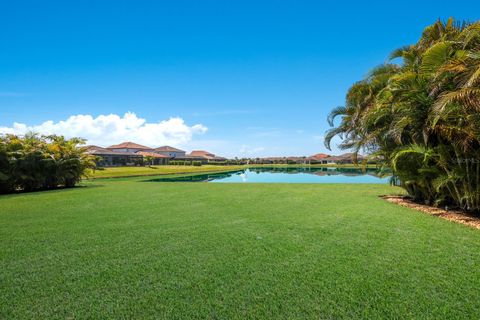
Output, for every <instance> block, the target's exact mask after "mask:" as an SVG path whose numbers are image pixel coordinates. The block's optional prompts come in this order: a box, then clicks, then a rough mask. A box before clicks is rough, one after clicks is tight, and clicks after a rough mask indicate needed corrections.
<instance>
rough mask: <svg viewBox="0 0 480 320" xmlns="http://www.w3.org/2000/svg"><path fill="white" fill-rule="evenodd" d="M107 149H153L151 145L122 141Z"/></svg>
mask: <svg viewBox="0 0 480 320" xmlns="http://www.w3.org/2000/svg"><path fill="white" fill-rule="evenodd" d="M107 149H145V150H153V149H152V148H150V147H146V146H142V145H141V144H138V143H134V142H129V141H127V142H122V143H120V144H115V145H113V146H110V147H107Z"/></svg>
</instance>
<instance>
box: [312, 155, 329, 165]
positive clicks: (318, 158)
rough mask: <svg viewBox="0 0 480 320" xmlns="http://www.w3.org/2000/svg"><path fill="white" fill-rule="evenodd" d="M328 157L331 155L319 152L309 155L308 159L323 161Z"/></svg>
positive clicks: (316, 161) (315, 161)
mask: <svg viewBox="0 0 480 320" xmlns="http://www.w3.org/2000/svg"><path fill="white" fill-rule="evenodd" d="M328 157H330V155H328V154H326V153H317V154H314V155H313V156H310V157H308V158H307V159H308V161H309V163H322V160H323V159H325V158H328Z"/></svg>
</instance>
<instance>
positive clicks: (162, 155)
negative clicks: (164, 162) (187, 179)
mask: <svg viewBox="0 0 480 320" xmlns="http://www.w3.org/2000/svg"><path fill="white" fill-rule="evenodd" d="M136 154H139V155H141V156H144V157H153V158H167V159H168V158H170V157H169V156H166V155H164V154H158V153H154V152H147V151H138V152H137V153H136Z"/></svg>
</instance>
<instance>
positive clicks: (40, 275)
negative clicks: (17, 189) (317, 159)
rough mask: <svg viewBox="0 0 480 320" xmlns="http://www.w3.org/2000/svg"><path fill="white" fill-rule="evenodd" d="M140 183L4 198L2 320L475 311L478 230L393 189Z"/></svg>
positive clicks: (479, 291)
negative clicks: (401, 199)
mask: <svg viewBox="0 0 480 320" xmlns="http://www.w3.org/2000/svg"><path fill="white" fill-rule="evenodd" d="M144 180H145V178H128V179H127V178H123V179H111V180H95V181H89V182H86V183H85V185H86V186H87V187H83V188H76V189H70V190H58V191H49V192H38V193H30V194H21V195H8V196H0V259H1V260H0V305H1V309H0V319H15V318H18V319H31V318H37V319H52V318H58V319H65V318H78V319H100V318H101V319H106V318H111V319H122V318H135V319H144V318H151V319H154V318H155V319H166V318H174V319H193V318H197V319H205V318H211V319H252V318H256V319H286V318H288V319H304V318H310V319H329V318H334V319H338V318H346V319H358V318H365V319H372V318H373V319H374V318H377V319H381V318H382V319H384V318H401V319H405V318H431V319H440V318H456V319H460V318H464V319H472V318H478V315H479V314H480V268H479V266H480V250H479V247H480V232H479V231H478V230H474V229H469V228H468V227H465V226H463V225H459V224H455V223H452V222H449V221H446V220H442V219H438V218H435V217H432V216H429V215H425V214H422V213H418V212H416V211H412V210H410V209H407V208H404V207H400V206H396V205H394V204H391V203H388V202H385V201H384V200H382V199H380V198H378V195H381V194H386V193H397V192H399V190H398V189H395V188H392V187H389V186H386V185H321V184H317V185H300V184H295V185H294V184H213V183H212V184H209V183H190V184H189V183H158V182H145V181H144Z"/></svg>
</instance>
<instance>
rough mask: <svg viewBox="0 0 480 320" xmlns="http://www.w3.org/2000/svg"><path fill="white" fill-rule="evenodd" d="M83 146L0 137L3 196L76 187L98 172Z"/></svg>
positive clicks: (70, 141) (31, 137)
mask: <svg viewBox="0 0 480 320" xmlns="http://www.w3.org/2000/svg"><path fill="white" fill-rule="evenodd" d="M84 144H85V141H84V140H82V139H79V138H72V139H65V138H64V137H63V136H56V135H50V136H39V135H37V134H33V133H29V134H26V135H25V136H17V135H3V136H0V193H11V192H17V191H35V190H47V189H55V188H60V187H64V188H71V187H74V186H75V184H76V183H77V182H79V181H80V179H81V178H82V176H84V175H85V174H86V172H87V169H89V168H95V161H94V158H93V157H92V156H90V155H87V154H86V153H85V152H84V151H85V150H84V148H83V147H82V146H83V145H84Z"/></svg>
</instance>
